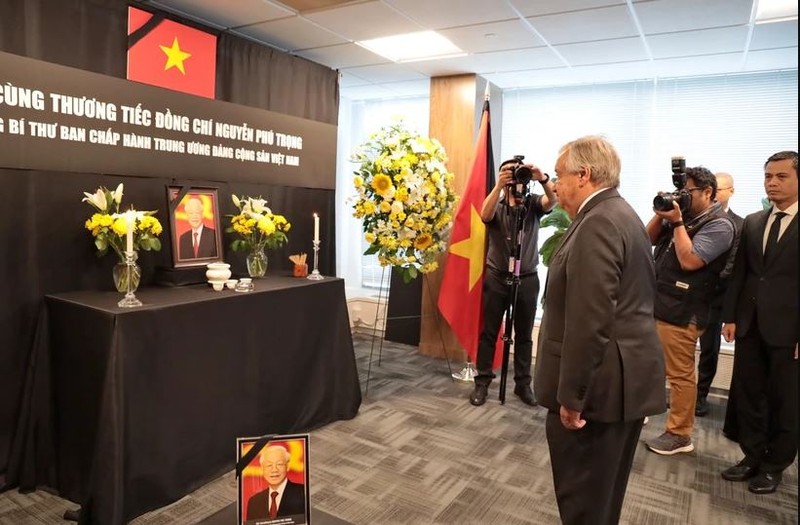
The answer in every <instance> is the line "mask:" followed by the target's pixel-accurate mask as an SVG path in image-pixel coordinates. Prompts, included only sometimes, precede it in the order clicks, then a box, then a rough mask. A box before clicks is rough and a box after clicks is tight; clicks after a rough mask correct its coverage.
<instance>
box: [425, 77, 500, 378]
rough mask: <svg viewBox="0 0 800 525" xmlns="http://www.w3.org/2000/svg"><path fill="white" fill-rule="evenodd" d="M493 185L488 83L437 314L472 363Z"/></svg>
mask: <svg viewBox="0 0 800 525" xmlns="http://www.w3.org/2000/svg"><path fill="white" fill-rule="evenodd" d="M494 184H495V180H494V155H493V154H492V134H491V125H490V119H489V86H488V84H487V86H486V100H485V101H484V103H483V113H482V114H481V124H480V129H479V131H478V140H477V143H476V146H475V156H474V157H473V160H472V170H471V172H470V176H469V180H468V181H467V185H466V187H465V189H464V193H463V195H462V196H461V202H460V203H459V205H458V210H457V211H456V216H455V220H454V221H453V232H452V234H451V236H450V246H449V247H448V249H447V252H448V256H447V263H446V266H445V269H444V274H443V275H442V284H441V287H440V289H439V310H440V311H441V312H442V316H443V317H444V318H445V319H447V322H448V323H449V324H450V328H451V329H452V330H453V333H454V334H455V336H456V338H457V339H458V342H459V343H461V346H463V347H464V350H466V352H467V356H468V359H469V360H470V361H471V362H475V359H476V357H477V355H478V337H479V336H480V332H481V328H482V327H483V315H482V313H481V299H482V297H483V288H482V284H483V271H484V262H485V259H486V225H485V224H484V223H483V221H482V220H481V206H482V205H483V200H484V199H485V198H486V195H488V193H489V192H490V191H491V190H492V188H493V187H494ZM502 359H503V352H502V351H501V352H498V351H495V354H494V364H493V368H498V367H499V366H500V365H501V363H502Z"/></svg>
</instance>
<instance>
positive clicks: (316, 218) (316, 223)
mask: <svg viewBox="0 0 800 525" xmlns="http://www.w3.org/2000/svg"><path fill="white" fill-rule="evenodd" d="M314 242H319V215H317V214H316V213H315V214H314Z"/></svg>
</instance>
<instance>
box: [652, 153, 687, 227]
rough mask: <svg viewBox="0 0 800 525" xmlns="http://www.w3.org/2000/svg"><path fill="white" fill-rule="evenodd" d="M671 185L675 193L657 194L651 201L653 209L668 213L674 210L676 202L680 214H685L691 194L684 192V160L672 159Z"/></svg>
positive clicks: (681, 158) (680, 158)
mask: <svg viewBox="0 0 800 525" xmlns="http://www.w3.org/2000/svg"><path fill="white" fill-rule="evenodd" d="M672 185H673V186H675V191H672V192H663V193H659V194H658V195H656V196H655V198H654V199H653V209H655V210H658V211H670V210H672V209H673V208H674V206H673V203H674V202H677V203H678V207H679V208H680V210H681V213H685V212H686V210H688V209H689V206H691V204H692V194H691V193H690V192H688V191H686V189H685V186H686V159H685V158H683V157H672Z"/></svg>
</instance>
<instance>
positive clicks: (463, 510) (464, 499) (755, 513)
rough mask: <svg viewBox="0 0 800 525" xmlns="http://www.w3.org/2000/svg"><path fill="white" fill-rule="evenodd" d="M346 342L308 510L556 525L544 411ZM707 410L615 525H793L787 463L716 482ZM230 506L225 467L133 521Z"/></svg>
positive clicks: (19, 497)
mask: <svg viewBox="0 0 800 525" xmlns="http://www.w3.org/2000/svg"><path fill="white" fill-rule="evenodd" d="M354 340H355V346H356V355H357V360H358V367H359V372H360V375H361V380H362V390H363V389H364V388H365V386H366V379H367V373H368V370H369V376H370V377H369V391H368V392H367V394H366V396H365V398H364V403H363V405H362V407H361V410H360V412H359V415H358V416H357V417H356V418H354V419H352V420H350V421H340V422H337V423H334V424H331V425H328V426H326V427H324V428H322V429H318V430H316V431H314V432H312V433H311V444H310V478H311V485H310V490H311V504H312V507H314V508H315V509H318V510H319V511H322V513H324V514H325V515H329V516H332V517H335V518H338V519H339V520H342V521H344V522H347V523H352V524H415V525H416V524H433V523H442V524H503V525H515V524H550V523H554V524H555V523H559V519H558V510H557V508H556V502H555V496H554V494H553V483H552V478H551V472H550V461H549V458H548V452H547V444H546V442H545V435H544V416H545V412H544V410H542V409H539V408H531V407H528V406H526V405H523V404H522V403H521V402H520V401H519V400H518V399H517V398H516V397H515V396H514V395H513V394H512V389H513V382H512V381H510V383H512V384H510V388H509V390H508V396H507V399H506V403H505V404H502V405H501V404H500V403H499V401H498V400H497V395H498V391H497V383H498V381H495V382H494V383H493V384H492V388H491V389H490V396H491V397H490V399H489V401H488V402H487V403H486V405H484V406H482V407H473V406H471V405H470V404H469V403H468V401H467V396H468V395H469V392H470V391H471V385H468V384H462V383H457V382H453V381H451V380H450V378H449V371H448V367H447V364H446V362H445V361H443V360H435V359H430V358H428V357H424V356H421V355H419V354H418V353H417V349H416V348H415V347H411V346H407V345H402V344H397V343H387V342H384V343H383V345H382V349H380V345H379V344H376V345H375V346H374V347H373V345H372V340H371V338H370V337H368V336H365V335H359V334H356V335H355V336H354ZM379 349H380V351H381V354H382V356H381V364H380V366H378V352H379ZM371 352H372V354H373V356H372V366H371V368H370V366H369V356H370V353H371ZM458 365H460V363H458ZM453 370H454V371H457V364H456V363H453ZM710 401H711V413H710V414H709V416H708V417H705V418H698V420H697V426H696V429H695V435H694V442H695V447H696V450H695V452H693V453H691V454H680V455H677V456H672V457H663V456H659V455H656V454H653V453H652V452H649V451H647V450H646V449H645V447H644V444H642V445H641V446H640V448H639V450H638V451H637V453H636V458H635V460H634V465H633V471H632V473H631V479H630V483H629V485H628V492H627V496H626V499H625V505H624V507H623V512H622V519H621V523H624V524H631V525H633V524H636V525H638V524H647V525H673V524H675V525H678V524H697V525H714V524H719V525H729V524H767V523H786V524H789V523H798V508H797V505H798V503H797V495H798V494H797V462H795V464H794V465H792V466H791V467H790V468H789V469H787V471H786V472H785V473H784V480H783V484H782V485H781V486H780V488H779V490H778V492H777V493H775V494H771V495H767V496H757V495H754V494H751V493H750V492H748V491H747V486H746V483H731V482H728V481H725V480H723V479H722V478H721V477H720V474H719V473H720V471H721V470H723V469H724V468H726V467H727V466H729V465H730V464H732V463H734V462H735V461H737V460H738V459H739V458H740V452H739V449H738V446H737V445H736V444H735V443H732V442H730V441H728V440H727V439H726V438H725V437H724V436H723V435H722V432H721V428H722V421H723V418H724V410H725V398H724V397H722V396H712V398H711V399H710ZM664 420H665V416H664V415H661V416H657V417H654V418H651V420H650V423H649V424H648V425H647V426H645V427H644V430H643V432H642V440H646V439H650V438H652V437H655V436H657V435H658V434H660V433H661V432H662V431H663V426H664ZM235 498H236V483H235V479H234V477H233V473H232V472H229V473H227V474H225V475H224V476H222V477H220V478H218V479H216V480H214V481H212V482H210V483H208V484H207V485H205V486H204V487H202V488H201V489H199V490H198V491H196V492H194V493H192V494H189V495H188V496H186V497H184V498H182V499H181V500H179V501H177V502H176V503H174V504H172V505H170V506H167V507H164V508H162V509H157V510H155V511H153V512H150V513H148V514H145V515H143V516H140V517H139V518H137V519H136V520H134V521H133V522H132V523H133V524H135V525H156V524H174V523H175V524H196V523H200V522H202V521H204V520H206V519H209V517H212V516H214V515H217V516H219V515H222V514H220V511H222V510H223V509H224V508H226V507H229V506H230V504H231V502H233V501H235ZM75 507H76V505H74V504H73V503H70V502H68V501H65V500H63V499H60V498H58V497H56V496H54V495H52V494H49V493H47V492H44V491H37V492H34V493H30V494H20V493H18V492H17V491H8V492H5V493H3V494H0V524H2V525H6V524H8V525H28V524H30V525H34V524H36V525H40V524H64V523H66V522H65V521H63V520H62V518H61V516H62V515H63V512H64V510H66V509H70V508H75ZM312 515H313V514H312Z"/></svg>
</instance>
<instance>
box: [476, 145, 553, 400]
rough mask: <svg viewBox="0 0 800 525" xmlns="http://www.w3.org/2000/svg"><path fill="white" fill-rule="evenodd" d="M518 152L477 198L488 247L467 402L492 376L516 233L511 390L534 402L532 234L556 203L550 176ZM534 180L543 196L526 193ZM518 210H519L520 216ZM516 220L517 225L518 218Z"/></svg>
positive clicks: (481, 394) (535, 256) (483, 392)
mask: <svg viewBox="0 0 800 525" xmlns="http://www.w3.org/2000/svg"><path fill="white" fill-rule="evenodd" d="M523 158H524V157H522V156H521V155H517V156H516V157H514V159H512V160H507V161H505V162H503V164H501V166H500V172H499V173H498V176H497V183H496V184H495V186H494V188H493V189H492V191H491V192H490V193H489V195H487V196H486V199H484V201H483V206H482V208H481V219H482V220H483V222H484V223H485V224H486V235H487V237H488V251H487V253H486V272H485V274H484V278H483V303H482V305H481V308H482V313H483V328H482V330H481V335H480V340H479V342H478V356H477V360H476V361H477V362H476V366H477V370H478V373H477V375H476V376H475V389H474V390H473V392H472V394H471V395H470V397H469V402H470V403H471V404H473V405H475V406H480V405H483V404H484V403H485V402H486V396H487V393H488V389H489V384H490V383H491V382H492V379H494V372H493V371H492V363H493V360H494V352H495V346H496V343H497V334H498V332H499V331H500V323H501V321H502V318H503V313H504V312H505V311H506V308H507V307H508V305H509V303H510V302H511V301H512V300H513V296H512V282H513V277H514V275H513V268H511V267H510V265H511V264H512V262H513V261H514V257H515V251H516V244H515V242H514V241H515V240H516V239H517V235H519V236H521V238H520V239H519V244H520V245H521V252H520V253H519V260H518V263H519V264H520V269H519V285H518V290H517V302H516V304H514V305H512V307H513V309H514V310H513V311H514V315H513V317H514V333H515V338H516V348H515V349H514V382H515V387H514V394H516V395H517V396H518V397H519V398H520V399H521V400H522V402H523V403H525V404H527V405H531V406H535V405H536V399H535V398H534V396H533V391H532V390H531V347H532V346H533V343H532V340H531V331H532V330H533V320H534V317H535V315H536V302H537V300H538V297H539V276H538V275H537V273H536V265H537V264H538V262H539V251H538V239H537V238H538V234H539V219H540V218H541V217H542V216H543V215H544V214H546V213H549V212H550V210H551V209H553V206H555V204H556V196H555V193H553V183H552V182H550V176H549V175H547V174H546V173H542V171H541V170H540V169H539V168H537V167H536V166H533V165H530V164H523V163H522V159H523ZM531 181H538V182H539V183H540V184H541V185H542V188H543V189H544V195H537V194H530V193H529V184H530V182H531ZM520 214H521V215H520ZM517 219H521V228H519V231H517V229H518V227H519V226H518V222H520V221H518V220H517Z"/></svg>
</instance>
